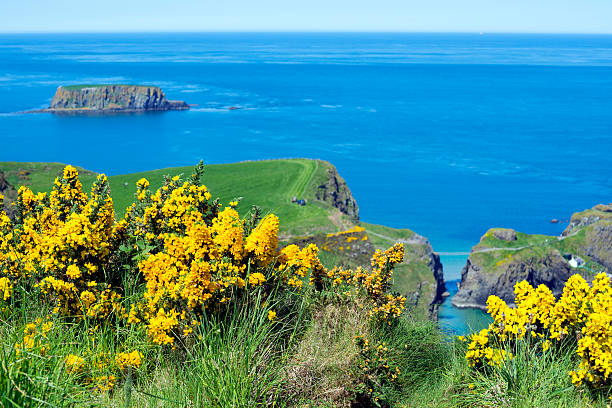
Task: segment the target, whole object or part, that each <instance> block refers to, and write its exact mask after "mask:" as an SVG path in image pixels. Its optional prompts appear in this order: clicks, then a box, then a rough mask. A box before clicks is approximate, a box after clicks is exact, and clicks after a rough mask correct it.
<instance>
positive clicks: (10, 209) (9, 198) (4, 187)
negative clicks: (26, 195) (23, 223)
mask: <svg viewBox="0 0 612 408" xmlns="http://www.w3.org/2000/svg"><path fill="white" fill-rule="evenodd" d="M0 194H2V196H3V200H2V202H3V206H2V207H0V210H2V209H4V211H5V212H6V215H8V217H9V218H11V219H13V218H14V216H15V207H14V206H13V205H11V203H13V202H14V201H15V199H16V198H17V190H16V189H15V187H13V186H12V185H11V184H10V183H9V182H8V181H7V180H6V177H5V175H4V173H3V172H0Z"/></svg>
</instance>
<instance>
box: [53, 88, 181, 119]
mask: <svg viewBox="0 0 612 408" xmlns="http://www.w3.org/2000/svg"><path fill="white" fill-rule="evenodd" d="M185 109H189V105H188V104H186V103H185V102H183V101H171V100H168V99H166V96H165V95H164V92H163V91H162V90H161V89H160V88H158V87H156V86H138V85H75V86H68V87H62V86H60V87H59V88H57V91H56V92H55V95H54V96H53V99H52V100H51V105H50V106H49V108H48V109H44V110H43V111H45V112H53V113H61V112H81V111H85V112H87V111H101V112H119V111H125V112H139V111H165V110H185Z"/></svg>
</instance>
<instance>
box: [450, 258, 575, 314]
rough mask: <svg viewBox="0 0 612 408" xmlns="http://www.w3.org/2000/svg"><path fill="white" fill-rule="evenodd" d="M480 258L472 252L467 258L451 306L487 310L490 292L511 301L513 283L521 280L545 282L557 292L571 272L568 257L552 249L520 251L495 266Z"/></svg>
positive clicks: (532, 282) (509, 302) (507, 301)
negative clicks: (542, 251)
mask: <svg viewBox="0 0 612 408" xmlns="http://www.w3.org/2000/svg"><path fill="white" fill-rule="evenodd" d="M483 259H484V258H478V257H476V256H472V255H470V257H469V258H468V261H467V264H466V265H465V267H464V268H463V270H462V272H461V283H460V286H459V291H458V292H457V294H456V295H455V296H453V298H452V299H451V302H452V303H453V305H454V306H456V307H473V308H478V309H483V310H486V305H487V299H488V297H489V296H491V295H496V296H499V297H500V298H502V299H503V300H504V301H505V302H506V303H508V304H513V303H514V285H515V284H516V283H517V282H520V281H523V280H526V281H527V282H529V283H530V284H531V285H532V286H534V287H536V286H538V285H540V284H544V285H546V286H548V288H549V289H550V290H551V291H552V292H553V293H554V294H555V296H558V295H560V294H561V292H562V291H563V286H564V284H565V282H566V281H567V280H568V279H569V277H570V276H571V275H572V274H573V273H572V271H571V268H570V266H569V264H568V262H567V260H566V259H564V258H563V256H562V255H561V253H560V252H559V251H558V250H555V249H551V250H549V251H547V252H546V253H545V254H540V253H537V254H536V253H522V254H521V256H519V257H516V258H512V257H511V258H509V259H508V261H507V262H503V263H500V264H498V265H497V266H496V267H495V268H491V267H488V266H487V265H486V264H484V262H483Z"/></svg>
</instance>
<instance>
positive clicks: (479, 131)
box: [0, 33, 612, 332]
mask: <svg viewBox="0 0 612 408" xmlns="http://www.w3.org/2000/svg"><path fill="white" fill-rule="evenodd" d="M0 62H1V63H0V140H1V146H0V161H59V162H66V163H72V164H76V165H80V166H83V167H86V168H89V169H91V170H94V171H99V172H106V173H107V174H121V173H127V172H134V171H142V170H148V169H153V168H160V167H167V166H179V165H191V164H194V163H196V162H197V161H198V160H199V159H201V158H202V159H204V160H205V161H206V162H208V163H226V162H235V161H241V160H254V159H268V158H280V157H310V158H320V159H325V160H329V161H330V162H332V163H333V164H335V165H336V167H337V168H338V170H339V171H340V174H341V175H342V176H343V177H344V178H345V179H346V181H347V182H348V184H349V186H350V187H351V189H352V191H353V193H354V195H355V197H356V199H357V201H358V203H359V206H360V209H361V218H362V219H363V220H364V221H367V222H373V223H379V224H386V225H390V226H394V227H407V228H411V229H413V230H415V231H417V232H418V233H420V234H422V235H425V236H426V237H428V238H429V239H430V241H431V242H432V244H433V246H434V248H435V250H436V251H440V252H467V251H469V250H470V248H471V247H472V246H473V245H475V244H476V243H477V242H478V239H479V237H480V236H481V235H482V234H483V233H484V232H485V231H486V230H487V229H488V228H489V227H492V226H503V227H512V228H515V229H518V230H521V231H524V232H540V233H548V234H558V233H560V232H561V231H562V230H563V228H564V225H555V224H551V223H550V222H549V220H550V219H552V218H559V219H569V217H570V215H571V214H572V212H575V211H577V210H582V209H584V208H588V207H592V206H593V205H595V204H598V203H603V202H605V203H608V202H610V201H612V178H611V176H612V36H586V35H584V36H577V35H574V36H568V35H500V34H495V35H488V34H485V35H477V34H298V33H292V34H286V33H275V34H263V33H258V34H252V33H239V34H238V33H236V34H230V33H226V34H212V33H210V34H114V35H109V34H95V35H94V34H88V35H85V34H78V35H40V34H36V35H0ZM74 83H138V84H151V85H159V86H161V87H162V88H163V89H164V91H165V92H166V94H167V96H168V97H169V98H170V99H182V100H185V101H187V102H188V103H191V104H197V105H198V106H197V107H195V108H194V109H192V110H190V111H187V112H165V113H150V114H134V115H116V116H105V117H65V116H64V117H62V116H53V115H46V114H40V115H23V114H18V113H17V112H19V111H23V110H29V109H36V108H41V107H46V106H47V105H48V103H49V101H50V99H51V97H52V95H53V93H54V91H55V89H56V87H57V86H59V85H63V84H74ZM229 106H237V107H241V108H243V109H240V110H233V111H228V110H227V107H229ZM465 259H466V256H465V255H459V256H457V255H455V256H450V255H446V256H443V257H442V260H443V263H444V266H445V275H446V277H447V279H448V280H452V279H458V278H459V275H460V270H461V267H462V266H463V264H464V263H465ZM465 313H466V312H464V311H457V310H456V309H454V308H452V307H451V306H450V305H449V304H445V305H443V307H442V309H441V312H440V317H441V322H442V323H443V324H448V325H450V326H451V327H453V328H454V329H455V330H457V331H459V332H461V331H464V330H465V327H466V325H467V323H465V319H471V317H469V318H468V317H466V315H465ZM467 313H470V312H467ZM472 314H473V313H472ZM476 315H477V313H476ZM472 317H473V316H472ZM475 318H479V316H476V317H475Z"/></svg>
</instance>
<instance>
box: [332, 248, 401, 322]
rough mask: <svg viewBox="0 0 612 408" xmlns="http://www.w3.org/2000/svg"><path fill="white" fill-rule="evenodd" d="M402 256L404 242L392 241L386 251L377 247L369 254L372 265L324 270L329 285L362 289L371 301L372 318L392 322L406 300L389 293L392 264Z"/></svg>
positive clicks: (398, 314)
mask: <svg viewBox="0 0 612 408" xmlns="http://www.w3.org/2000/svg"><path fill="white" fill-rule="evenodd" d="M403 259H404V245H403V244H395V245H394V246H392V247H391V248H389V249H387V250H386V251H381V250H376V252H374V255H373V256H372V260H371V264H372V269H371V270H366V269H364V268H360V267H358V268H356V269H355V270H350V269H343V268H334V269H331V270H329V271H326V272H325V278H326V281H327V282H328V285H330V286H332V287H335V286H340V285H345V286H348V287H352V288H355V289H357V290H359V289H363V290H364V291H365V293H366V295H367V296H366V298H367V299H368V301H369V302H370V311H369V314H370V316H371V317H373V318H374V319H375V320H378V321H386V322H387V323H389V324H391V322H392V321H393V319H395V318H397V317H399V316H400V315H401V314H402V313H403V311H404V309H405V304H406V298H405V297H404V296H401V295H394V294H391V293H389V290H390V289H391V285H392V277H393V267H394V266H395V265H396V264H398V263H400V262H402V261H403Z"/></svg>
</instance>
